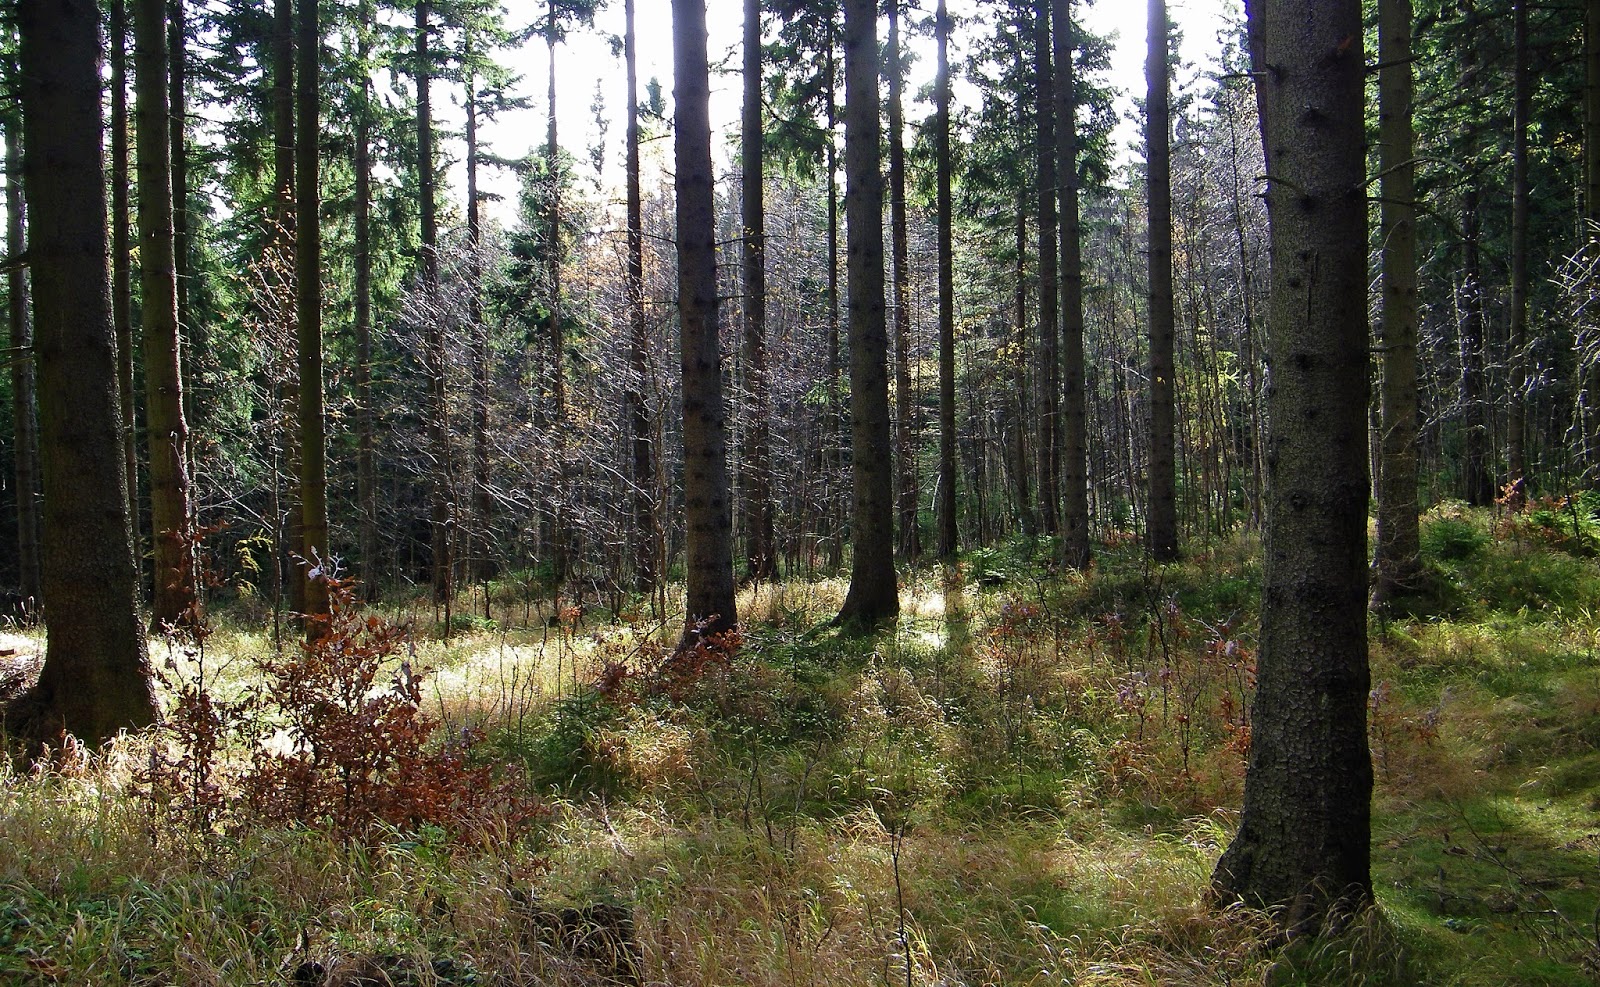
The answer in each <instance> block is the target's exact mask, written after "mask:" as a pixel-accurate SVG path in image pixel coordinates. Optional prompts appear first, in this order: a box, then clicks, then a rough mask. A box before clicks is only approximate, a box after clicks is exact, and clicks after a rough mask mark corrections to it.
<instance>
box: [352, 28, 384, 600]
mask: <svg viewBox="0 0 1600 987" xmlns="http://www.w3.org/2000/svg"><path fill="white" fill-rule="evenodd" d="M356 19H357V24H356V39H357V40H356V58H357V60H358V61H359V62H361V63H362V64H363V65H364V64H366V62H367V59H368V57H369V56H370V55H371V52H372V40H371V32H372V3H371V0H361V3H360V4H359V6H358V7H357V13H356ZM357 97H358V100H359V103H358V105H357V107H356V120H355V141H356V146H355V172H356V175H355V183H356V187H355V194H356V201H355V215H354V218H353V222H354V226H355V230H354V235H355V266H356V271H355V337H356V339H355V343H356V364H355V392H356V395H355V396H356V409H355V412H356V413H355V424H356V510H357V519H356V532H357V534H356V539H357V543H358V546H359V548H360V551H361V568H360V570H359V571H360V573H361V577H362V580H363V582H364V583H365V586H364V595H365V596H366V598H367V599H369V600H371V599H376V598H377V592H378V573H379V570H380V568H381V566H380V563H379V559H378V553H379V549H378V472H377V463H376V454H375V451H374V445H375V441H376V439H375V436H374V434H373V433H374V431H375V429H374V425H373V414H372V80H371V79H369V78H367V77H366V76H363V77H362V79H361V82H360V85H359V89H358V91H357Z"/></svg>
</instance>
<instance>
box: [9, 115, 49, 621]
mask: <svg viewBox="0 0 1600 987" xmlns="http://www.w3.org/2000/svg"><path fill="white" fill-rule="evenodd" d="M5 130H6V138H5V139H6V252H7V253H9V254H10V255H11V257H12V258H13V260H15V259H16V258H20V257H22V256H23V254H24V253H25V252H26V251H27V249H28V246H27V243H26V233H25V230H24V222H23V210H24V206H23V200H22V132H21V129H20V126H19V120H18V118H17V117H15V116H13V117H11V118H10V119H9V120H7V121H6V125H5ZM6 302H7V306H6V307H7V313H6V314H7V316H8V319H9V321H10V323H11V350H12V357H11V421H12V424H13V426H14V433H13V436H12V437H13V440H14V441H15V442H16V447H15V449H16V461H17V471H16V472H17V589H18V591H19V592H20V593H21V594H22V598H23V600H25V601H32V603H31V604H30V609H34V610H37V607H38V605H39V603H40V595H39V594H40V589H39V415H38V408H37V405H36V402H35V396H34V383H33V382H34V360H33V315H32V313H31V312H29V311H28V308H29V304H28V278H27V274H26V269H25V268H24V267H22V266H21V265H20V264H16V263H13V264H12V265H11V267H10V268H8V269H7V271H6Z"/></svg>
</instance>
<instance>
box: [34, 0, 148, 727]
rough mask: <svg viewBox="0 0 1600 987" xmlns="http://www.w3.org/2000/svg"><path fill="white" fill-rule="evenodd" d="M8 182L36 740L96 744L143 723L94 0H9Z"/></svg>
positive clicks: (143, 659) (144, 668) (144, 664)
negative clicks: (12, 71) (19, 211)
mask: <svg viewBox="0 0 1600 987" xmlns="http://www.w3.org/2000/svg"><path fill="white" fill-rule="evenodd" d="M17 23H18V33H19V35H20V38H21V56H20V63H21V70H22V71H21V78H22V87H21V89H22V92H21V96H22V108H23V155H24V157H23V184H24V191H25V197H26V199H27V202H28V207H29V211H30V214H31V219H32V222H31V223H30V226H29V239H28V254H29V261H30V271H31V276H32V281H33V302H34V318H35V335H34V354H35V360H36V366H37V371H38V382H39V423H40V427H39V449H40V472H41V479H42V481H43V488H44V501H43V507H44V510H43V516H42V535H43V538H42V560H43V585H44V598H45V600H46V601H48V607H49V610H48V612H47V613H46V614H45V626H46V638H45V661H44V669H43V671H42V672H41V674H40V677H39V683H38V685H37V686H36V687H35V690H34V692H33V693H32V695H31V703H30V705H31V706H32V710H31V713H32V719H31V722H27V723H18V722H17V721H15V720H14V721H13V724H14V726H22V727H23V728H24V730H25V731H26V732H28V733H31V734H32V735H34V736H36V737H39V738H41V739H46V740H50V741H55V739H56V738H55V734H56V733H57V732H58V731H62V730H64V731H66V732H69V733H72V734H74V735H76V736H77V737H79V738H80V739H82V740H85V741H87V742H89V743H91V744H98V743H100V742H101V741H104V740H106V739H108V738H109V737H111V736H112V735H114V734H115V733H116V732H117V731H119V730H122V729H125V728H136V727H140V726H144V725H145V724H148V723H150V722H152V721H153V720H154V719H155V717H156V709H157V707H156V698H155V691H154V688H153V685H152V681H151V676H150V662H149V656H148V654H147V653H146V651H145V637H144V631H143V628H142V627H141V626H140V620H139V614H138V604H137V594H138V585H137V581H138V577H137V570H136V569H135V567H134V564H133V544H132V539H131V531H130V528H129V525H128V504H127V498H126V493H125V491H126V489H127V487H126V478H125V476H124V469H125V462H124V459H123V450H122V443H121V434H120V429H121V421H120V415H119V409H118V398H117V362H116V340H115V336H114V335H113V328H112V324H111V300H110V291H109V271H108V270H107V265H106V253H107V251H106V246H107V245H106V186H105V172H104V169H103V167H102V164H101V137H102V134H103V133H104V127H103V123H102V120H101V115H100V112H101V108H100V92H101V80H100V36H99V27H100V7H99V4H97V3H95V2H94V0H23V2H21V3H19V4H18V5H17Z"/></svg>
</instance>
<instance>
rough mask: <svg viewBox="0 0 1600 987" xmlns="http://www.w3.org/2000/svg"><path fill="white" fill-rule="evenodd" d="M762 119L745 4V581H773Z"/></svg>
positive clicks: (754, 39)
mask: <svg viewBox="0 0 1600 987" xmlns="http://www.w3.org/2000/svg"><path fill="white" fill-rule="evenodd" d="M762 143H763V138H762V113H761V3H760V0H745V4H744V121H743V131H742V132H741V135H740V146H739V147H740V158H741V161H742V165H743V168H744V178H743V181H742V193H743V203H742V205H743V213H744V373H745V382H746V389H747V390H748V391H749V395H750V398H749V400H750V422H749V425H748V432H747V433H746V443H747V448H746V450H745V460H744V463H743V466H744V470H743V472H744V497H745V503H744V508H745V510H744V519H745V559H746V576H747V577H748V578H749V579H750V580H751V581H753V582H770V581H772V580H774V579H776V578H777V577H778V555H777V534H776V531H775V530H774V527H775V525H774V515H775V513H776V510H775V508H774V505H773V500H772V423H771V414H772V408H771V404H772V385H771V382H770V380H769V379H768V374H769V371H768V367H767V221H766V204H765V202H764V201H763V192H764V189H763V182H764V179H765V175H764V162H765V155H764V153H763V148H762Z"/></svg>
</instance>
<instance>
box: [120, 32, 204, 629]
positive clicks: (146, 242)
mask: <svg viewBox="0 0 1600 987" xmlns="http://www.w3.org/2000/svg"><path fill="white" fill-rule="evenodd" d="M166 8H167V5H166V0H135V2H134V7H133V40H134V45H133V51H134V84H135V87H136V93H137V102H136V106H135V110H134V125H135V129H136V132H137V140H136V142H135V143H136V148H135V153H136V162H137V171H138V177H139V287H140V304H139V311H140V315H141V320H140V321H141V333H140V335H141V343H142V351H143V354H144V403H145V421H146V425H147V428H146V432H145V441H146V445H147V448H148V455H149V459H150V541H151V557H152V559H153V562H152V572H153V578H154V585H153V588H152V591H151V594H150V600H151V605H150V620H151V624H152V626H154V627H155V628H157V629H160V628H162V627H165V626H169V625H177V624H183V623H188V622H190V621H191V620H192V619H193V618H194V616H195V615H194V614H193V613H192V612H191V608H192V606H193V605H194V602H195V582H194V573H193V571H191V570H192V567H191V565H190V564H189V559H190V545H189V539H190V528H189V470H188V445H189V442H188V438H189V429H188V423H187V421H186V420H185V418H184V408H183V370H182V363H181V355H180V346H179V337H178V284H177V270H176V268H175V266H174V254H173V232H172V170H171V162H170V161H169V160H168V158H169V155H170V153H171V149H172V143H171V133H170V129H171V126H172V117H171V115H170V110H169V107H168V102H167V86H168V71H167V70H168V66H167V30H166Z"/></svg>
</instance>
